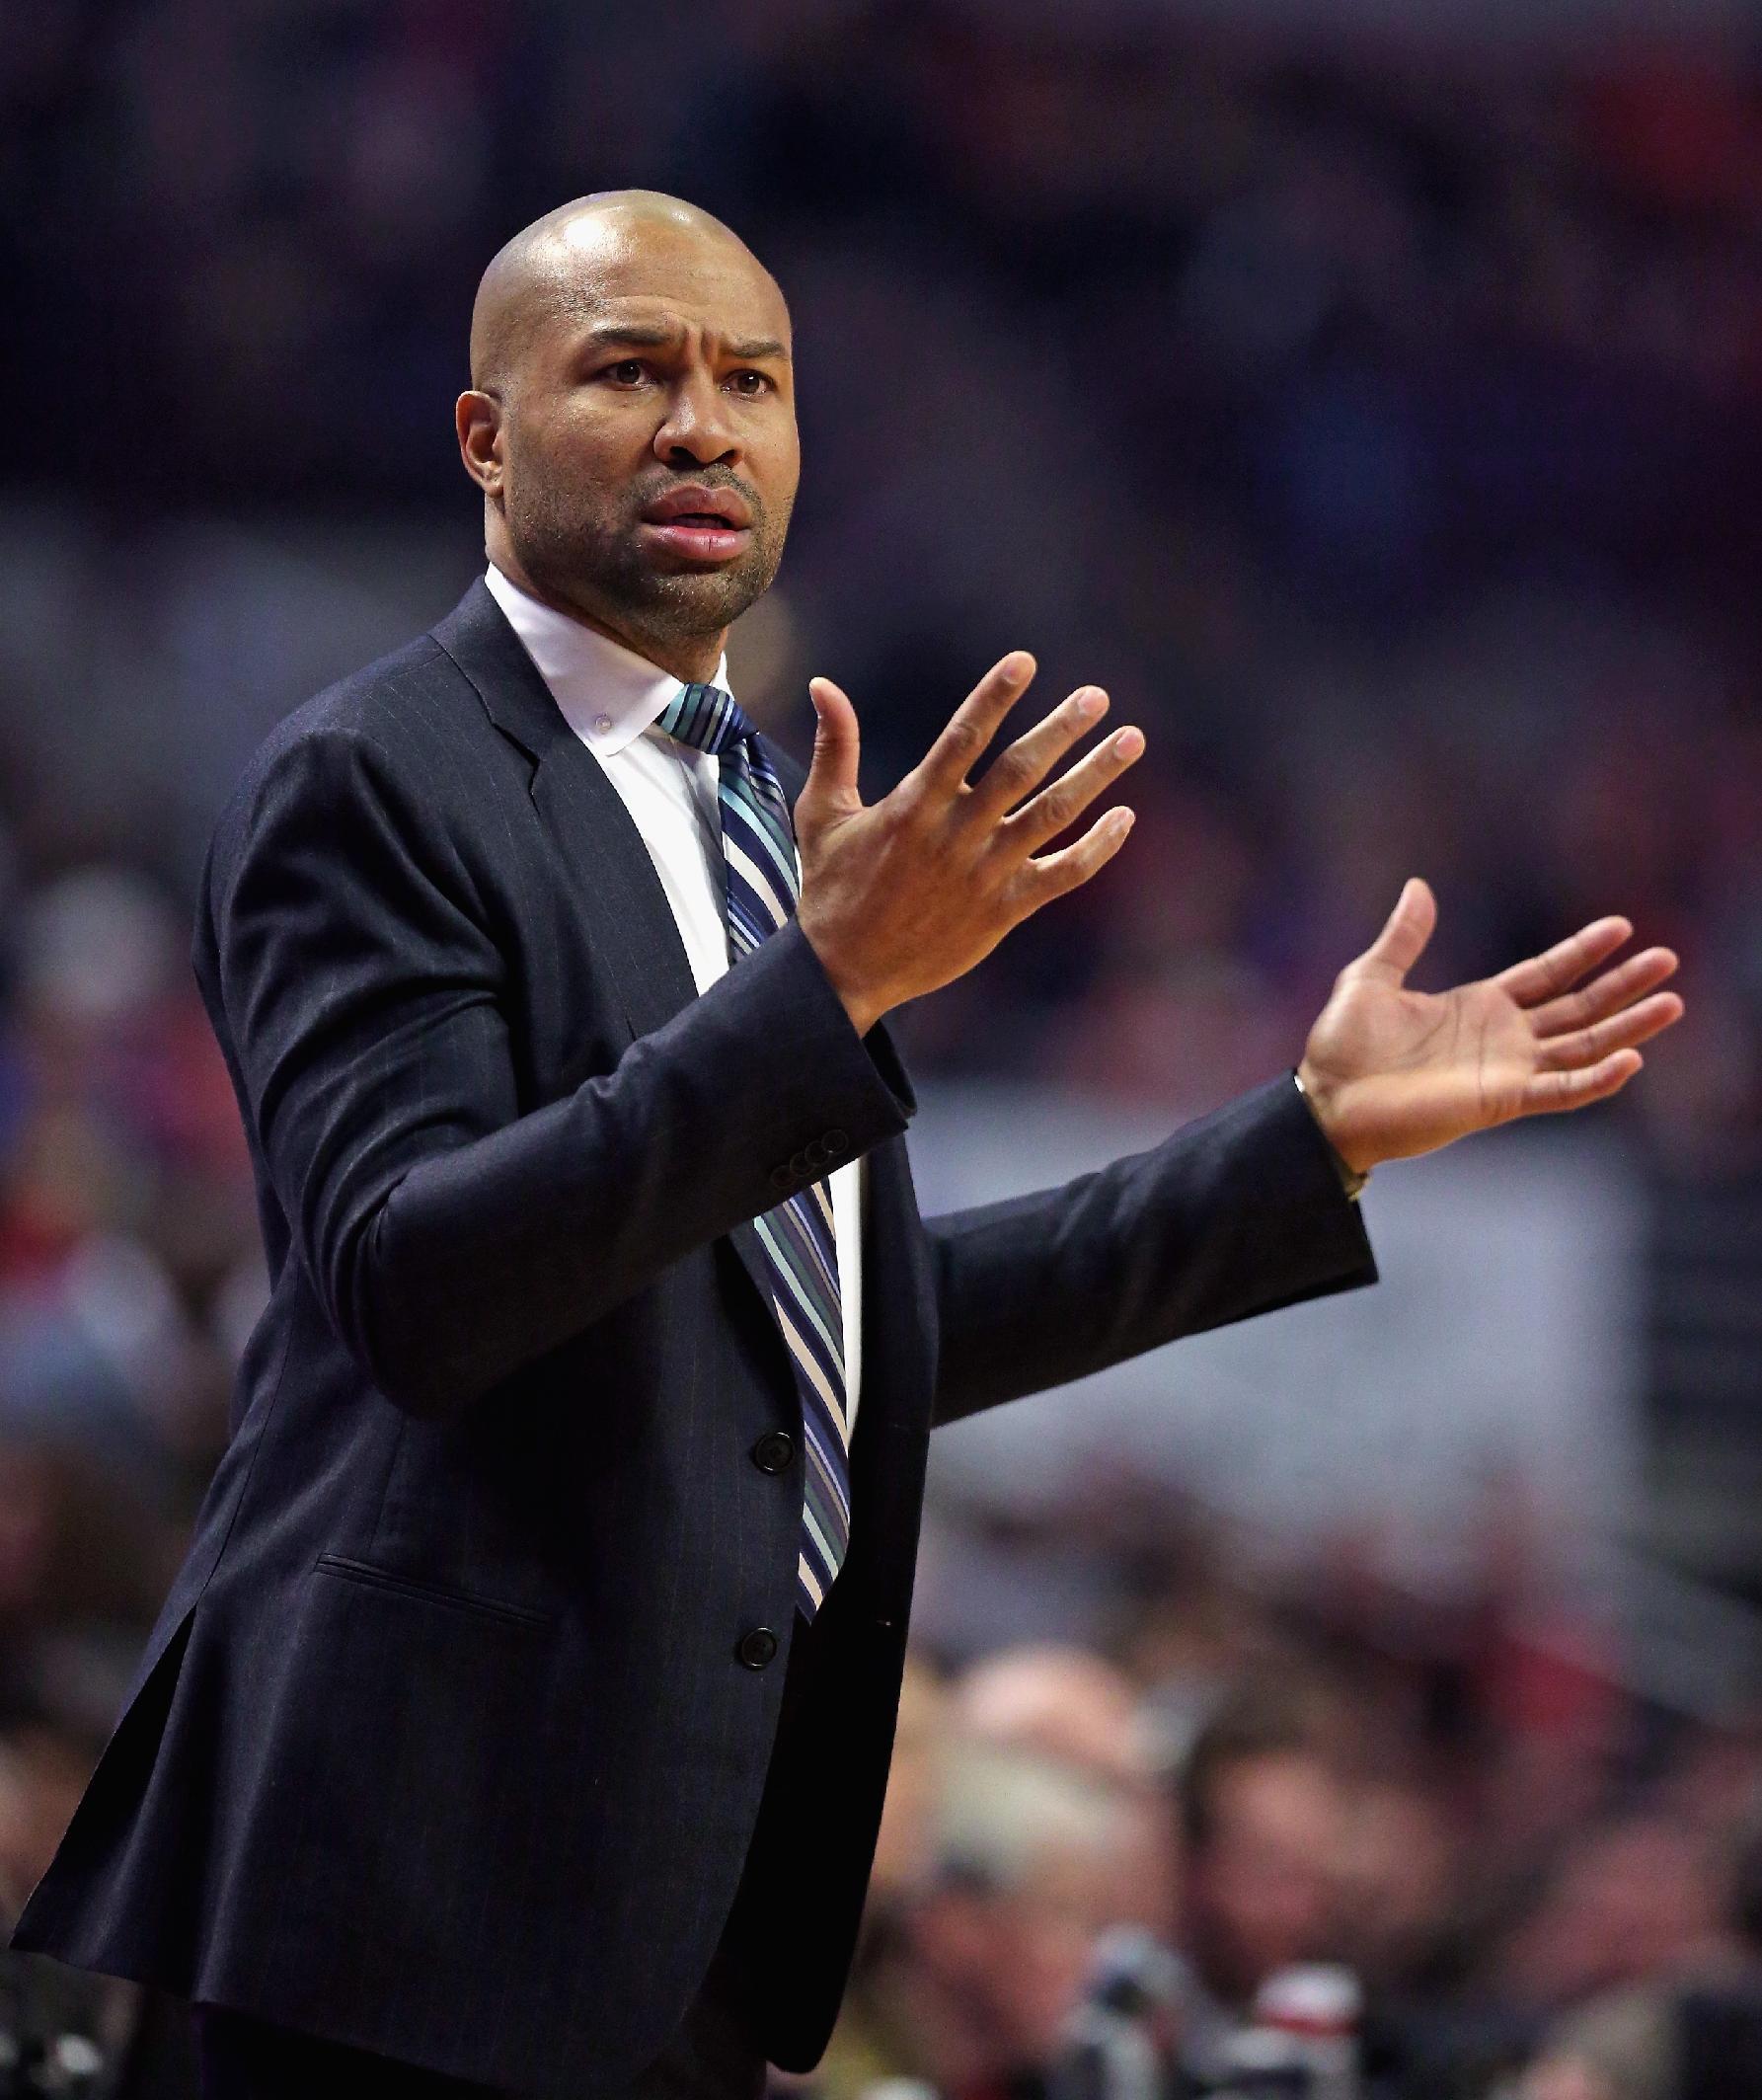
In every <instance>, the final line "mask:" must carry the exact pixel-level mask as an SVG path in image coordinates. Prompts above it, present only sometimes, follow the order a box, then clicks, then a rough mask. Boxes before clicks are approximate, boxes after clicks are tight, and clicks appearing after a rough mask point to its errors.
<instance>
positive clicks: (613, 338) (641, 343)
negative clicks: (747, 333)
mask: <svg viewBox="0 0 1762 2100" xmlns="http://www.w3.org/2000/svg"><path fill="white" fill-rule="evenodd" d="M675 340H676V331H675V330H673V329H670V328H655V327H649V328H644V327H641V326H638V325H636V324H634V323H631V322H620V321H602V322H601V323H600V324H599V325H598V326H597V327H595V328H590V329H589V330H588V331H587V335H586V338H585V341H586V344H587V347H588V348H589V349H590V350H606V349H611V348H613V347H616V348H618V349H620V350H665V349H667V348H668V346H669V345H670V344H672V343H673V342H674V341H675ZM728 355H729V356H730V357H734V358H737V359H738V360H739V361H740V362H741V363H754V364H756V363H758V362H759V361H760V360H761V359H764V358H767V357H787V356H788V355H789V351H788V350H786V349H785V348H784V346H783V345H782V343H780V342H779V341H778V340H777V338H776V337H775V336H753V337H749V338H748V339H747V340H746V341H745V342H743V343H730V344H729V345H728Z"/></svg>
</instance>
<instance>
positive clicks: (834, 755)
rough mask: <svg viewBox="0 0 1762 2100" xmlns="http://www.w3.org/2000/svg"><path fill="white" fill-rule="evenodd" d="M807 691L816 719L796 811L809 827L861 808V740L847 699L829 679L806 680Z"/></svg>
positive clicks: (848, 697)
mask: <svg viewBox="0 0 1762 2100" xmlns="http://www.w3.org/2000/svg"><path fill="white" fill-rule="evenodd" d="M807 691H808V695H809V697H810V698H811V699H812V701H813V712H814V714H815V715H816V716H817V717H818V718H819V719H818V721H817V722H816V723H815V725H814V731H813V763H812V764H811V765H810V766H809V767H808V769H807V781H806V785H805V786H804V788H803V790H802V793H801V796H800V797H799V799H798V801H797V803H796V808H797V811H798V812H799V813H800V815H801V816H802V817H805V818H806V820H807V822H808V824H809V825H810V826H811V825H812V824H814V823H815V822H820V823H823V822H825V821H826V819H827V818H828V817H850V816H852V815H854V814H855V812H856V811H858V810H860V809H861V808H862V807H863V798H862V797H861V796H860V795H859V794H858V793H857V759H858V756H859V754H860V752H861V748H862V738H861V736H860V734H859V732H858V729H857V711H856V709H855V708H854V707H852V705H851V703H850V695H849V694H848V693H846V692H845V691H843V689H842V688H841V687H839V686H836V685H834V684H833V683H832V681H831V679H830V678H810V679H809V680H808V681H807Z"/></svg>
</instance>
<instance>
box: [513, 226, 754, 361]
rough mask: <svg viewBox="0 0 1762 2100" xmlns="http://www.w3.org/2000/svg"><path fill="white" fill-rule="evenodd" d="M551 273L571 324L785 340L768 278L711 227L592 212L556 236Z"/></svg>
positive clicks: (734, 243)
mask: <svg viewBox="0 0 1762 2100" xmlns="http://www.w3.org/2000/svg"><path fill="white" fill-rule="evenodd" d="M552 267H553V271H554V282H555V285H556V288H557V291H558V294H559V303H560V305H561V308H562V311H563V313H564V315H565V316H566V318H567V319H568V320H569V321H570V322H571V323H581V322H588V321H596V320H604V319H607V318H614V319H617V320H619V321H640V322H643V323H646V324H651V325H668V324H672V325H683V326H685V327H688V328H692V329H700V330H702V331H704V332H705V333H706V334H709V335H713V336H733V337H750V336H771V337H776V338H777V339H778V340H780V341H782V342H784V343H787V342H788V341H789V309H788V307H787V306H786V305H785V304H784V299H783V294H782V292H781V291H780V290H779V289H778V287H777V284H776V281H775V279H774V278H773V277H772V275H771V273H770V272H769V271H768V270H766V269H765V268H764V266H763V265H762V264H761V263H760V262H759V261H758V259H757V258H756V257H755V256H754V255H752V254H751V253H750V252H749V251H748V250H747V249H745V248H743V247H742V246H741V245H740V243H739V242H738V241H736V240H734V239H733V237H732V236H731V235H729V234H727V233H723V232H720V231H719V230H717V229H715V228H713V227H702V226H695V225H681V224H679V223H677V222H675V221H673V220H670V219H662V218H651V217H646V216H635V215H626V214H620V213H609V212H608V213H596V214H593V215H591V216H584V217H581V218H578V219H574V220H572V221H570V222H569V224H568V225H566V226H565V227H563V228H562V229H560V231H559V233H558V235H557V237H556V249H555V254H554V257H553V266H552Z"/></svg>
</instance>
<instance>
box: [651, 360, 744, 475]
mask: <svg viewBox="0 0 1762 2100" xmlns="http://www.w3.org/2000/svg"><path fill="white" fill-rule="evenodd" d="M654 451H655V456H656V457H657V458H659V459H663V460H665V462H666V463H667V465H668V466H670V467H678V468H691V467H709V466H721V465H727V466H733V465H736V464H737V463H738V461H739V459H740V443H739V440H738V438H737V437H736V436H735V434H734V430H733V428H732V426H731V424H730V423H729V422H728V415H727V412H726V408H725V405H724V401H723V395H722V389H721V388H720V387H719V386H717V385H716V383H715V381H714V380H713V379H711V378H709V377H708V376H707V375H706V376H705V377H703V378H701V379H700V378H697V377H693V378H691V379H687V380H685V381H683V382H682V383H681V384H680V385H679V386H677V387H675V388H674V390H673V395H672V399H671V401H670V402H669V403H668V407H667V413H666V418H665V420H664V421H663V422H662V424H661V426H660V428H658V429H657V430H656V431H655V433H654Z"/></svg>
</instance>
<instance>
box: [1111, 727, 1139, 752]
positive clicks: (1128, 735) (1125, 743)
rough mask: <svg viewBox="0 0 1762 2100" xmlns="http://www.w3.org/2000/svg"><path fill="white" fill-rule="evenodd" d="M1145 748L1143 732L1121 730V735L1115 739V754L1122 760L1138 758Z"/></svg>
mask: <svg viewBox="0 0 1762 2100" xmlns="http://www.w3.org/2000/svg"><path fill="white" fill-rule="evenodd" d="M1143 748H1144V732H1143V731H1142V730H1121V731H1120V733H1119V735H1118V736H1117V737H1115V738H1114V739H1113V749H1114V753H1115V755H1116V756H1118V757H1120V758H1136V757H1137V755H1138V753H1139V752H1140V751H1141V750H1142V749H1143Z"/></svg>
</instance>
